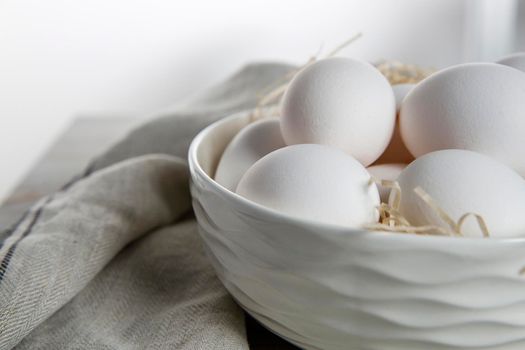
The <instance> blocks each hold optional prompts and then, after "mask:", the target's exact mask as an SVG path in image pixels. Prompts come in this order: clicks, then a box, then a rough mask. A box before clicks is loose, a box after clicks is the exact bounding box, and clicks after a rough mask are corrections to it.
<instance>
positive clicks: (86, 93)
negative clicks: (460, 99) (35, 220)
mask: <svg viewBox="0 0 525 350" xmlns="http://www.w3.org/2000/svg"><path fill="white" fill-rule="evenodd" d="M508 1H513V0H508ZM465 8H466V7H465V1H458V0H441V1H435V0H396V1H392V0H366V1H364V0H363V1H358V0H353V1H351V0H319V1H299V0H292V1H284V0H251V1H242V0H221V1H213V0H191V1H177V0H90V1H87V0H86V1H80V0H78V1H71V0H46V1H42V0H0V161H1V168H0V170H1V171H0V198H1V197H2V196H3V195H5V194H6V191H7V190H8V189H9V188H10V187H12V186H13V184H14V183H15V181H16V180H17V179H18V178H19V177H20V176H21V174H23V172H25V171H26V170H27V168H28V167H29V165H30V164H31V163H32V162H33V161H34V160H35V159H36V157H38V156H39V155H40V154H42V152H44V150H45V148H46V147H47V146H48V144H49V143H50V141H51V140H52V139H53V138H54V137H56V135H57V134H58V133H59V132H60V131H61V130H62V129H63V128H64V127H65V126H66V125H67V122H68V120H70V119H71V118H73V117H75V116H78V115H97V114H99V113H103V114H104V115H111V114H115V115H140V114H150V113H152V112H153V111H155V110H158V109H161V108H164V107H166V106H169V105H170V104H173V103H175V102H176V101H177V100H178V99H180V98H183V97H184V96H187V95H190V94H192V93H194V92H195V91H197V90H199V89H202V88H204V87H206V86H208V85H210V84H212V83H213V82H215V81H217V80H219V79H221V78H223V77H225V76H227V75H228V74H230V73H231V72H232V71H234V70H236V69H237V68H238V67H239V66H240V65H242V64H243V63H245V62H247V61H252V60H268V59H270V60H285V61H289V62H295V63H300V62H303V61H304V60H306V59H307V58H308V57H309V56H310V55H311V54H313V53H315V52H316V51H317V50H318V48H319V46H320V45H321V44H323V43H324V47H325V48H327V49H329V48H331V47H333V46H335V45H336V44H338V43H340V42H341V41H343V40H344V39H346V38H348V37H350V36H352V35H353V34H354V33H356V32H357V31H361V32H363V34H364V36H363V38H362V39H360V40H359V41H358V42H357V43H355V44H353V45H352V46H351V47H350V48H348V49H347V50H345V52H344V54H345V55H349V56H354V57H361V58H364V59H369V60H376V59H381V58H387V59H398V60H402V61H406V62H412V63H418V64H421V65H424V66H434V67H443V66H446V65H449V64H453V63H457V62H460V61H462V60H463V59H464V57H465V52H464V51H463V50H464V47H465V46H464V45H463V44H464V41H465V29H464V23H465V17H466V15H468V13H466V11H465ZM468 39H469V40H472V38H468Z"/></svg>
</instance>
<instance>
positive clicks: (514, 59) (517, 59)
mask: <svg viewBox="0 0 525 350" xmlns="http://www.w3.org/2000/svg"><path fill="white" fill-rule="evenodd" d="M496 63H499V64H504V65H506V66H509V67H513V68H516V69H518V70H520V71H522V72H525V52H517V53H515V54H512V55H509V56H505V57H503V58H501V59H499V60H498V61H496Z"/></svg>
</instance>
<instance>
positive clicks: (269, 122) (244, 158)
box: [215, 118, 285, 191]
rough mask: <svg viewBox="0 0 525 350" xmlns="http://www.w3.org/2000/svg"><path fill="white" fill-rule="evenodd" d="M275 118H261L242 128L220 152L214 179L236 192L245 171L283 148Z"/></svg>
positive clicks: (277, 120)
mask: <svg viewBox="0 0 525 350" xmlns="http://www.w3.org/2000/svg"><path fill="white" fill-rule="evenodd" d="M284 146H285V144H284V141H283V138H282V136H281V129H280V125H279V119H278V118H270V119H263V120H260V121H257V122H255V123H252V124H249V125H248V126H246V127H245V128H243V129H242V130H241V131H240V132H239V133H238V134H237V135H235V137H234V138H233V139H232V140H231V142H230V143H229V144H228V146H227V147H226V149H225V150H224V153H223V154H222V157H221V160H220V162H219V165H218V166H217V171H216V173H215V181H217V182H218V183H219V184H221V185H222V186H224V187H226V188H227V189H229V190H230V191H235V188H236V187H237V184H238V183H239V180H240V179H241V177H242V176H243V175H244V173H245V172H246V170H248V168H250V167H251V166H252V165H253V164H254V163H255V162H256V161H258V160H259V159H261V158H262V157H264V156H265V155H267V154H268V153H270V152H272V151H275V150H276V149H278V148H281V147H284Z"/></svg>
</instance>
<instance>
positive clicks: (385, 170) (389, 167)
mask: <svg viewBox="0 0 525 350" xmlns="http://www.w3.org/2000/svg"><path fill="white" fill-rule="evenodd" d="M406 166H407V165H406V164H379V165H372V166H369V167H368V168H366V170H368V172H369V173H370V175H372V177H373V178H374V179H375V180H378V181H380V180H389V181H396V180H397V177H398V176H399V174H401V171H403V169H405V168H406ZM377 187H378V190H379V197H380V198H381V202H383V203H388V196H389V195H390V188H389V187H385V186H381V185H378V186H377Z"/></svg>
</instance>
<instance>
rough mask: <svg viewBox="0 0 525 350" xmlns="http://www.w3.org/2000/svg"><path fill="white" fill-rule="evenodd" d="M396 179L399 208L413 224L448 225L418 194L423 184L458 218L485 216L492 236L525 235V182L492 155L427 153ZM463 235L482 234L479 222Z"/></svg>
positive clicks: (472, 223) (472, 221)
mask: <svg viewBox="0 0 525 350" xmlns="http://www.w3.org/2000/svg"><path fill="white" fill-rule="evenodd" d="M397 181H398V183H399V185H400V187H401V191H402V195H401V204H400V208H399V210H400V212H401V214H402V215H403V216H405V217H406V218H407V219H408V221H409V222H410V223H411V224H413V225H426V224H432V225H439V226H444V227H448V226H447V225H446V224H445V222H444V221H443V220H442V219H441V218H440V217H439V216H438V214H437V213H436V212H435V211H434V210H433V209H431V208H430V207H429V206H428V205H427V204H426V203H425V202H424V201H423V200H422V199H421V198H420V197H419V196H418V195H417V194H416V193H415V192H414V189H415V188H416V187H417V186H420V187H421V188H422V189H423V190H424V191H425V192H427V193H428V194H430V196H431V197H432V198H433V199H434V200H435V202H436V203H437V204H438V205H439V206H440V207H441V208H442V209H443V210H444V211H445V212H446V213H447V214H448V215H449V216H450V217H451V218H452V219H453V220H456V221H457V220H458V219H459V218H460V217H461V216H462V215H463V214H465V213H469V212H472V213H476V214H480V215H481V216H482V217H483V219H484V220H485V222H486V224H487V226H488V229H489V232H490V234H491V237H496V238H497V237H517V236H525V215H523V213H525V180H524V179H523V178H522V177H521V176H519V175H518V174H517V173H516V172H515V171H513V170H512V169H511V168H509V167H507V166H506V165H504V164H502V163H500V162H498V161H496V160H494V159H492V158H490V157H487V156H485V155H482V154H479V153H476V152H471V151H465V150H443V151H436V152H432V153H428V154H426V155H424V156H422V157H420V158H418V159H416V160H415V161H414V162H412V163H411V164H410V165H408V166H407V167H406V168H405V169H404V170H403V171H402V172H401V174H400V175H399V177H398V179H397ZM390 200H391V201H392V200H393V196H392V197H391V198H390ZM463 232H464V234H465V235H466V236H471V237H481V236H482V231H481V230H480V228H479V226H478V225H477V223H476V220H475V219H474V218H470V219H469V220H468V221H467V222H466V223H465V225H464V228H463Z"/></svg>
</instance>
